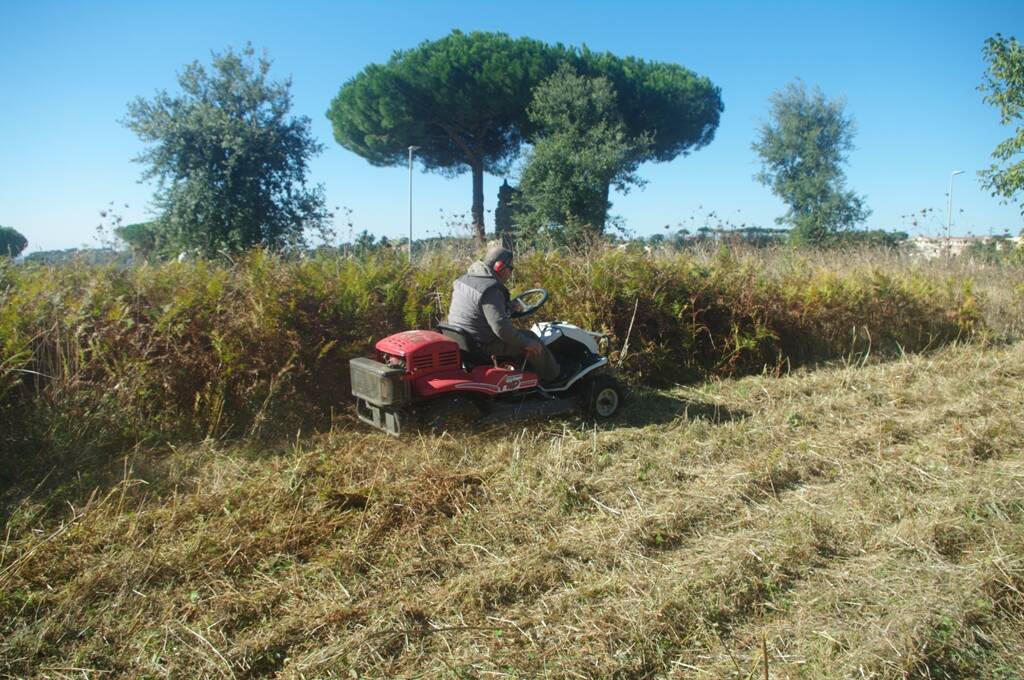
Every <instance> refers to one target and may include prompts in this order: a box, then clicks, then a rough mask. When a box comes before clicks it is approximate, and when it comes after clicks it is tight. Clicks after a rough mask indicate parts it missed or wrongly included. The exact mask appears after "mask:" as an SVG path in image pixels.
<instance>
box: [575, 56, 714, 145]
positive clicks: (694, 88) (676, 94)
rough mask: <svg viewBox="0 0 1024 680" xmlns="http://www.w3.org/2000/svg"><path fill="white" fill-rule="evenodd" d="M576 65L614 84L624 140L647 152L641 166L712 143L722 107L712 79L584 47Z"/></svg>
mask: <svg viewBox="0 0 1024 680" xmlns="http://www.w3.org/2000/svg"><path fill="white" fill-rule="evenodd" d="M572 64H573V66H574V67H575V68H576V70H577V72H578V73H579V74H580V75H583V76H589V77H601V78H605V79H607V80H608V81H609V82H610V83H611V86H612V89H613V91H614V92H615V99H616V108H617V110H618V115H619V119H620V120H621V122H622V124H623V126H624V128H625V133H626V137H627V138H628V139H630V140H632V143H633V144H635V145H637V146H639V147H642V149H643V154H642V155H641V157H640V158H639V160H640V161H641V162H650V161H656V162H667V161H671V160H673V159H675V158H677V157H678V156H679V155H684V156H685V155H687V154H689V153H690V152H691V151H695V150H697V149H700V148H702V147H704V146H707V145H708V144H710V143H711V142H712V140H714V138H715V131H716V130H717V129H718V123H719V120H720V119H721V116H722V111H723V110H724V105H723V104H722V93H721V90H720V89H719V88H718V87H716V86H715V85H714V84H713V83H712V82H711V81H710V80H709V79H708V78H706V77H703V76H698V75H697V74H695V73H693V72H692V71H690V70H689V69H687V68H685V67H683V66H681V65H679V64H670V63H665V62H654V61H645V60H643V59H638V58H636V57H619V56H616V55H614V54H611V53H610V52H591V51H590V50H588V49H586V48H583V49H582V50H581V51H580V52H579V53H578V54H576V55H575V56H574V58H573V59H572ZM639 142H642V143H639Z"/></svg>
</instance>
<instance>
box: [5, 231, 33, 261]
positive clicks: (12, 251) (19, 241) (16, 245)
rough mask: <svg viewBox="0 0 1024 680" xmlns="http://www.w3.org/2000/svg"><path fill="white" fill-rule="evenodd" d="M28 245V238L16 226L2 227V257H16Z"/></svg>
mask: <svg viewBox="0 0 1024 680" xmlns="http://www.w3.org/2000/svg"><path fill="white" fill-rule="evenodd" d="M27 246H28V239H27V238H25V237H24V236H22V235H21V234H20V233H19V232H18V231H17V230H16V229H14V227H0V257H10V258H15V257H17V256H18V255H21V251H23V250H25V248H26V247H27Z"/></svg>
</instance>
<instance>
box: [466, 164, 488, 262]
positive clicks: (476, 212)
mask: <svg viewBox="0 0 1024 680" xmlns="http://www.w3.org/2000/svg"><path fill="white" fill-rule="evenodd" d="M470 168H472V170H473V209H472V215H473V232H474V234H473V235H474V236H475V237H476V242H477V244H479V245H481V246H482V245H484V244H485V243H486V236H485V234H486V233H487V232H486V229H485V228H484V165H483V163H474V164H471V165H470Z"/></svg>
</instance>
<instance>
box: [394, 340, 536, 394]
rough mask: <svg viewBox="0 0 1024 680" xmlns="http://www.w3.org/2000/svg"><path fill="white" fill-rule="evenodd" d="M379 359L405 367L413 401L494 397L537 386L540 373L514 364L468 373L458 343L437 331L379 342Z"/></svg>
mask: <svg viewBox="0 0 1024 680" xmlns="http://www.w3.org/2000/svg"><path fill="white" fill-rule="evenodd" d="M376 349H377V358H378V361H380V363H382V364H385V365H387V366H390V367H401V368H402V369H403V370H404V373H403V375H402V377H401V379H402V380H404V381H406V382H408V383H409V387H410V391H411V393H412V396H413V398H416V397H434V396H437V395H439V394H444V393H458V392H476V393H479V394H484V395H490V396H494V395H497V394H506V393H510V392H516V391H519V390H528V389H532V388H534V387H537V384H538V379H537V374H536V373H533V372H531V371H526V370H522V369H520V368H516V367H515V366H513V365H511V364H506V365H501V364H498V365H491V366H474V367H472V369H470V370H468V371H467V370H465V369H464V368H463V365H462V355H461V351H460V350H459V346H458V344H457V343H456V342H455V341H454V340H451V339H449V338H447V337H445V336H444V335H441V334H440V333H437V332H435V331H419V330H417V331H404V332H402V333H395V334H394V335H389V336H388V337H386V338H384V339H383V340H380V341H379V342H377V345H376Z"/></svg>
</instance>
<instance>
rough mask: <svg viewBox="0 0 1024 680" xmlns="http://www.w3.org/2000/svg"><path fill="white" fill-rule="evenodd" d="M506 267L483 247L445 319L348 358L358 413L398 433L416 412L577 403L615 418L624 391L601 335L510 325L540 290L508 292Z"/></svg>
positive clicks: (560, 407) (565, 326) (502, 411)
mask: <svg viewBox="0 0 1024 680" xmlns="http://www.w3.org/2000/svg"><path fill="white" fill-rule="evenodd" d="M513 269H514V265H513V254H512V252H511V251H510V250H508V249H506V248H492V249H491V250H490V251H488V253H487V255H486V256H485V257H484V259H483V260H482V261H479V262H474V263H473V264H472V265H471V266H470V267H469V271H468V272H467V273H466V274H465V275H464V276H462V277H460V278H459V279H457V280H456V281H455V286H454V289H453V291H452V302H451V306H450V308H449V310H448V322H447V323H443V324H438V327H437V330H436V331H423V330H414V331H405V332H402V333H396V334H395V335H391V336H388V337H386V338H384V339H383V340H380V341H379V342H377V344H376V350H377V352H376V358H375V359H367V358H357V359H352V360H351V361H350V362H349V368H350V372H351V378H352V394H353V396H354V397H355V398H356V414H357V415H358V416H359V418H360V420H362V421H363V422H365V423H367V424H369V425H373V426H374V427H377V428H380V429H382V430H384V431H385V432H389V433H391V434H394V435H399V434H401V432H402V431H403V430H404V429H405V428H406V427H407V426H408V425H409V424H410V422H411V421H413V420H415V419H417V417H418V418H419V420H420V421H421V422H425V423H427V424H428V425H437V424H440V423H444V422H445V420H446V419H448V418H450V417H452V416H457V415H462V416H463V417H464V418H468V419H471V420H473V421H474V422H507V421H509V420H512V419H515V418H522V417H526V416H533V415H556V414H562V413H567V412H569V411H572V410H576V409H582V410H583V411H584V412H585V413H586V414H587V415H590V416H593V417H596V418H610V417H611V416H613V415H615V413H616V412H617V411H618V409H619V406H620V405H621V404H622V400H623V390H622V387H621V385H620V384H619V382H618V381H617V380H616V379H615V378H614V377H613V376H611V375H610V373H609V372H608V359H607V358H605V357H604V356H602V355H601V354H600V350H599V347H598V340H600V339H601V338H602V337H604V336H603V335H602V334H601V333H594V332H591V331H585V330H583V329H582V328H579V327H577V326H574V325H572V324H570V323H567V322H563V321H546V322H541V323H538V324H535V325H534V326H533V328H532V329H531V330H530V331H521V330H518V329H517V328H516V327H515V326H514V325H513V324H512V321H511V319H513V318H522V317H526V316H529V315H531V314H533V313H535V312H536V311H537V310H539V309H540V308H541V307H543V306H544V304H545V303H546V302H547V300H548V292H547V291H546V290H544V289H542V288H534V289H531V290H528V291H526V292H524V293H522V294H520V295H519V296H518V297H516V298H514V299H513V298H512V297H511V295H510V294H509V292H508V288H506V287H505V284H506V282H507V281H508V280H509V278H510V277H511V275H512V271H513ZM524 356H525V360H524ZM527 367H529V370H527Z"/></svg>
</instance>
